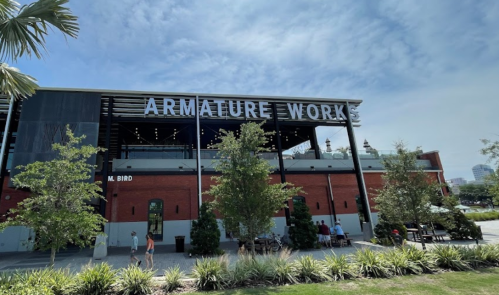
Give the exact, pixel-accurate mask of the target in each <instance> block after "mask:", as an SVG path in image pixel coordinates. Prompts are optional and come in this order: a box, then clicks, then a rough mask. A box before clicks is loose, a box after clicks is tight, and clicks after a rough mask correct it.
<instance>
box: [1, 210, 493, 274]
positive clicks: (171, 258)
mask: <svg viewBox="0 0 499 295" xmlns="http://www.w3.org/2000/svg"><path fill="white" fill-rule="evenodd" d="M477 224H478V225H480V226H481V227H482V233H483V238H484V239H483V240H481V241H479V243H480V244H490V243H499V233H498V231H499V220H494V221H484V222H477ZM352 238H353V241H352V246H351V247H343V248H337V247H336V248H333V249H332V251H333V252H334V253H335V254H337V255H342V254H351V253H354V252H355V251H356V250H357V249H359V248H370V249H372V250H375V251H386V250H389V249H392V248H391V247H383V246H380V245H373V244H371V243H370V242H364V241H363V240H362V236H352ZM475 243H476V242H475V241H474V240H469V241H451V240H450V238H449V237H446V238H445V242H444V243H435V244H427V247H428V248H431V247H433V246H434V245H443V244H447V245H449V244H450V245H475ZM408 244H412V245H416V246H417V247H419V248H420V247H421V244H420V243H414V242H412V241H409V242H408ZM188 247H189V245H186V248H188ZM220 248H222V249H223V250H225V252H226V253H227V255H228V256H229V260H230V261H231V262H234V261H236V260H237V250H238V244H237V241H233V242H223V243H220ZM186 250H187V249H186ZM330 253H331V249H325V248H323V249H320V250H316V249H314V250H307V251H297V252H294V253H293V254H292V257H294V258H297V257H300V256H303V255H312V256H313V257H314V258H315V259H323V258H324V256H325V255H327V254H330ZM144 255H145V247H139V251H138V256H137V257H138V258H139V259H142V260H143V262H142V265H141V266H142V267H145V261H144ZM92 256H93V250H92V249H89V248H85V249H82V250H80V249H79V248H70V249H67V250H62V251H61V252H59V253H57V254H56V259H55V267H56V268H69V269H71V270H72V271H74V272H78V271H80V269H81V267H82V266H84V265H86V264H88V263H89V262H93V263H99V262H107V263H109V264H110V265H112V266H113V267H114V268H125V267H127V266H128V264H129V263H130V248H129V247H119V248H117V247H110V248H108V256H107V257H105V258H104V259H102V260H94V259H93V257H92ZM49 259H50V253H49V252H32V253H29V252H14V253H0V272H1V271H12V270H15V269H37V268H44V267H46V266H47V265H48V262H49ZM195 262H196V257H193V258H189V255H188V254H187V252H185V253H175V245H164V246H156V247H155V253H154V269H155V270H156V275H157V276H162V275H163V273H164V271H165V270H166V269H167V268H168V267H173V266H175V265H178V266H179V267H180V269H181V270H182V271H184V272H185V273H190V272H191V270H192V267H193V266H194V264H195Z"/></svg>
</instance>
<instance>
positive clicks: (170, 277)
mask: <svg viewBox="0 0 499 295" xmlns="http://www.w3.org/2000/svg"><path fill="white" fill-rule="evenodd" d="M184 276H185V274H184V272H183V271H180V267H179V266H178V265H175V267H169V268H168V269H166V270H165V284H164V285H163V289H165V291H166V292H171V291H173V290H175V289H178V288H180V287H182V281H181V279H182V278H183V277H184Z"/></svg>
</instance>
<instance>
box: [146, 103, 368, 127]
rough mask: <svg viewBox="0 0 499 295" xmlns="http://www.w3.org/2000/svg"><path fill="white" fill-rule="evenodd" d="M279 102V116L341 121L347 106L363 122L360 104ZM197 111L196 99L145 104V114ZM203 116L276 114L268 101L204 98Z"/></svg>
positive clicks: (185, 114)
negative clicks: (359, 109) (359, 110)
mask: <svg viewBox="0 0 499 295" xmlns="http://www.w3.org/2000/svg"><path fill="white" fill-rule="evenodd" d="M276 104H278V108H279V110H278V116H279V119H287V120H306V121H311V120H312V121H336V122H340V121H346V120H347V116H346V113H345V112H346V111H347V109H348V111H349V112H350V116H351V118H352V121H359V117H360V116H359V112H358V111H357V106H356V105H348V104H343V103H332V104H328V103H290V102H287V103H281V102H280V103H276ZM195 114H196V99H194V98H180V99H179V98H162V99H157V98H149V99H148V100H147V103H146V104H145V105H144V115H145V116H167V117H194V116H195ZM199 117H200V118H203V117H204V118H224V119H228V118H236V119H237V118H239V119H261V120H266V119H270V118H271V117H272V106H271V104H270V103H269V102H267V101H248V100H225V99H200V100H199ZM281 117H282V118H281Z"/></svg>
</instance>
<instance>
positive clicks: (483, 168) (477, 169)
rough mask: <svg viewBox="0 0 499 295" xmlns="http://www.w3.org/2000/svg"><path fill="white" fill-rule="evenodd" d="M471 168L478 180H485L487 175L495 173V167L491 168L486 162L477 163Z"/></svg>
mask: <svg viewBox="0 0 499 295" xmlns="http://www.w3.org/2000/svg"><path fill="white" fill-rule="evenodd" d="M471 170H473V176H475V180H476V181H483V178H484V177H485V176H487V175H490V174H493V173H494V169H492V168H490V166H489V165H484V164H478V165H475V166H473V168H472V169H471Z"/></svg>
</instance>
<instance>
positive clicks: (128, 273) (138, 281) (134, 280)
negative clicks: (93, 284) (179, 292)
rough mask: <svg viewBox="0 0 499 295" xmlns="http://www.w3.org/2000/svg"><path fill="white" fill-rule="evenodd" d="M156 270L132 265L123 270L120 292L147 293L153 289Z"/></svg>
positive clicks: (127, 293)
mask: <svg viewBox="0 0 499 295" xmlns="http://www.w3.org/2000/svg"><path fill="white" fill-rule="evenodd" d="M153 276H154V271H152V270H142V269H141V268H139V267H137V266H135V265H131V266H129V267H128V268H125V269H124V270H122V272H121V274H120V278H119V280H118V286H119V293H120V294H123V295H146V294H149V293H151V291H152V288H151V286H152V282H151V280H152V277H153Z"/></svg>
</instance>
